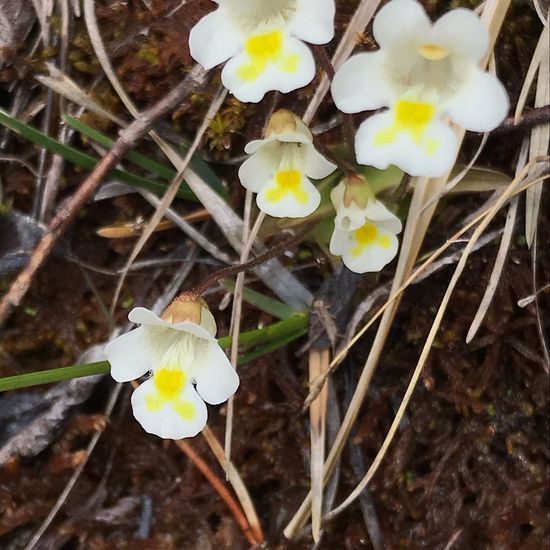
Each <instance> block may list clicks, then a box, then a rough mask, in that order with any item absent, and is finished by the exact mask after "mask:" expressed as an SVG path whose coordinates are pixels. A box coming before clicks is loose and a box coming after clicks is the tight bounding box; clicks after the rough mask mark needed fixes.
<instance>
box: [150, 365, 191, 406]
mask: <svg viewBox="0 0 550 550" xmlns="http://www.w3.org/2000/svg"><path fill="white" fill-rule="evenodd" d="M153 381H154V383H155V388H156V389H157V391H158V392H159V394H160V396H161V398H162V399H163V400H166V401H170V400H172V399H174V398H175V397H176V396H177V395H178V394H179V393H180V392H181V391H182V390H183V388H184V387H185V383H186V382H187V377H186V376H185V373H184V372H183V371H182V370H180V369H159V370H158V371H156V372H155V374H154V375H153Z"/></svg>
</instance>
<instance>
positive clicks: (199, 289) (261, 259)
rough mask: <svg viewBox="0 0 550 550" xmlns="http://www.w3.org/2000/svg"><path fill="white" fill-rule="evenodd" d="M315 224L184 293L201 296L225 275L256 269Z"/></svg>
mask: <svg viewBox="0 0 550 550" xmlns="http://www.w3.org/2000/svg"><path fill="white" fill-rule="evenodd" d="M312 226H313V224H312V223H308V224H305V225H304V226H303V227H302V228H301V229H300V231H298V233H296V235H294V236H292V237H290V238H289V239H287V240H286V241H282V242H280V243H279V244H277V245H275V246H274V247H273V248H270V249H269V250H267V251H266V252H264V253H263V254H260V255H259V256H256V257H255V258H253V259H252V260H250V261H248V262H245V263H243V264H238V265H234V266H231V267H226V268H224V269H220V270H218V271H216V272H214V273H212V275H210V276H209V277H208V278H207V279H206V281H204V283H202V284H200V285H198V286H196V287H195V288H192V289H191V290H186V291H185V292H184V293H183V295H185V296H195V297H197V298H198V297H200V296H202V294H203V293H204V292H206V291H207V290H208V289H209V288H210V287H211V286H212V285H213V284H215V283H216V282H218V281H219V280H220V279H223V278H224V277H233V276H235V275H238V274H239V273H242V272H245V271H250V270H251V269H254V268H255V267H258V266H259V265H261V264H263V263H265V262H267V261H269V260H271V259H273V258H274V257H275V256H278V255H279V254H281V253H283V252H284V251H285V250H287V249H288V248H290V247H292V246H294V245H295V244H297V243H299V242H300V241H301V240H302V239H303V238H304V237H305V236H306V235H307V234H308V233H309V231H310V230H311V228H312Z"/></svg>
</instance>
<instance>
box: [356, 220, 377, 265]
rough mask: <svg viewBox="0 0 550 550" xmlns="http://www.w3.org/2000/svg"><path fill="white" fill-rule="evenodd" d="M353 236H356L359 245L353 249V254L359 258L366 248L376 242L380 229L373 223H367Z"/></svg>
mask: <svg viewBox="0 0 550 550" xmlns="http://www.w3.org/2000/svg"><path fill="white" fill-rule="evenodd" d="M353 234H354V235H355V240H356V241H357V245H356V246H354V247H353V248H352V250H351V254H352V255H353V256H355V257H357V256H361V254H362V253H363V250H364V249H365V247H367V246H369V245H371V244H373V243H375V242H376V239H377V237H378V229H377V228H376V225H374V224H373V223H366V224H365V225H363V226H362V227H360V228H359V229H356V230H355V231H354V232H353Z"/></svg>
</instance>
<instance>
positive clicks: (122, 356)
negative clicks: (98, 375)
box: [105, 327, 152, 382]
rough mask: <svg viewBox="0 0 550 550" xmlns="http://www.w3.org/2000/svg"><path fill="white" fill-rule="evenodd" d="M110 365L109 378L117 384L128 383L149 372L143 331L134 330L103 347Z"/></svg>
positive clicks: (149, 363)
mask: <svg viewBox="0 0 550 550" xmlns="http://www.w3.org/2000/svg"><path fill="white" fill-rule="evenodd" d="M105 355H106V356H107V360H108V361H109V363H110V364H111V376H112V377H113V378H114V379H115V380H116V381H117V382H129V381H130V380H135V379H136V378H139V377H140V376H143V375H144V374H145V373H146V372H147V371H149V370H151V367H152V365H151V357H150V354H149V352H148V350H147V340H146V337H145V333H144V329H143V328H142V327H139V328H136V329H134V330H131V331H130V332H127V333H126V334H123V335H122V336H119V337H118V338H116V339H115V340H113V341H112V342H109V343H108V344H107V346H106V347H105Z"/></svg>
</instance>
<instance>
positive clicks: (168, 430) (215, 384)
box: [106, 302, 239, 439]
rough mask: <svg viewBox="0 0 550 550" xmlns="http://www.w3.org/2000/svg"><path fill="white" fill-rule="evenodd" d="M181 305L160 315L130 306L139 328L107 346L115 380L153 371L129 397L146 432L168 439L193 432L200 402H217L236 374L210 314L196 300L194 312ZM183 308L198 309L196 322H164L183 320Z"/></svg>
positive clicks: (230, 390) (202, 414) (200, 423)
mask: <svg viewBox="0 0 550 550" xmlns="http://www.w3.org/2000/svg"><path fill="white" fill-rule="evenodd" d="M185 304H186V302H184V303H183V306H181V307H180V308H179V309H178V308H177V307H175V308H173V307H172V306H170V308H168V310H167V311H166V312H165V316H167V317H166V318H164V319H163V318H160V317H158V316H157V315H156V314H155V313H153V312H152V311H150V310H148V309H146V308H135V309H133V310H132V311H131V312H130V314H129V316H128V318H129V319H130V320H131V321H132V322H135V323H140V324H141V326H140V327H139V328H137V329H134V330H133V331H130V332H129V333H127V334H125V335H123V336H120V337H119V338H117V339H116V340H114V341H113V342H111V343H110V344H109V345H108V346H107V348H106V355H107V358H108V359H109V361H110V362H111V369H112V375H113V378H115V380H117V381H120V382H122V381H129V380H133V379H136V378H139V377H140V376H142V375H143V374H145V373H146V372H147V371H151V372H152V378H151V379H150V380H148V381H146V382H144V383H143V384H142V385H141V386H139V388H137V389H136V390H135V392H134V394H133V396H132V406H133V408H134V415H135V416H136V418H137V419H138V421H139V422H140V423H141V424H142V425H143V427H144V428H145V429H146V430H147V431H148V432H150V433H154V434H157V435H159V436H160V437H165V438H172V439H180V438H182V437H191V436H193V435H196V433H198V432H199V431H200V430H201V429H202V428H203V427H204V424H205V422H206V416H207V413H206V406H205V404H204V400H206V401H208V402H210V403H213V404H219V403H221V402H223V401H225V400H227V399H228V398H229V397H230V396H231V395H233V394H234V393H235V391H236V390H237V387H238V385H239V377H238V375H237V373H236V372H235V370H234V369H233V368H232V366H231V363H230V362H229V360H228V359H227V356H226V355H225V353H224V352H223V350H222V349H221V348H220V346H219V344H218V341H217V340H216V339H215V338H214V335H215V334H216V323H215V321H214V317H213V315H212V314H211V312H210V311H209V310H208V308H207V307H202V308H201V307H200V304H198V309H196V310H194V309H193V308H190V309H189V310H188V309H186V305H185ZM187 311H190V312H191V313H190V314H191V315H194V314H193V311H200V325H199V324H196V323H195V322H192V321H189V320H187V321H182V322H171V321H170V320H167V319H168V318H170V319H173V318H174V316H176V318H177V315H178V314H179V315H182V313H181V312H183V315H182V316H181V317H180V318H187ZM197 320H198V315H197ZM194 384H196V385H197V389H195V388H194V386H193V385H194ZM199 388H200V394H201V396H199V394H198V393H197V391H199ZM201 397H202V398H201Z"/></svg>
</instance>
